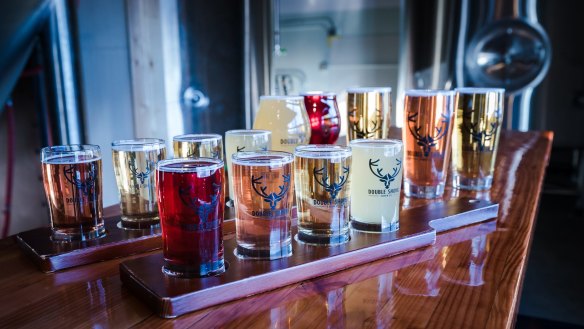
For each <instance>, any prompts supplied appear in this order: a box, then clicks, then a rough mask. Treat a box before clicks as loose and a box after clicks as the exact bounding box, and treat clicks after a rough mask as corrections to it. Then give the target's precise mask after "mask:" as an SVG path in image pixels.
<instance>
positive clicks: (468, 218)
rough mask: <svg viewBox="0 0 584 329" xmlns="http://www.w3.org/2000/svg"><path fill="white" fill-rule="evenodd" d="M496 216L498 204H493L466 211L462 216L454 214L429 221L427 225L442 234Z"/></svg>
mask: <svg viewBox="0 0 584 329" xmlns="http://www.w3.org/2000/svg"><path fill="white" fill-rule="evenodd" d="M498 214H499V204H498V203H493V204H492V205H489V206H486V207H484V208H480V209H474V210H469V211H466V212H464V213H463V214H462V215H460V214H456V215H452V216H448V217H444V218H439V219H434V220H431V221H430V222H429V225H430V227H432V228H434V229H435V230H436V232H437V233H442V232H445V231H449V230H453V229H457V228H461V227H464V226H468V225H473V224H477V223H480V222H484V221H487V220H490V219H493V218H496V217H497V216H498ZM477 215H480V216H477Z"/></svg>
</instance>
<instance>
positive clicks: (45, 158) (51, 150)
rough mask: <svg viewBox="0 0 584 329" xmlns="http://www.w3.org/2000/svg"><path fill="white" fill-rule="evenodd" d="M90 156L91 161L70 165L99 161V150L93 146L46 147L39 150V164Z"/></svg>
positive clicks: (97, 146) (67, 145)
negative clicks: (66, 158) (69, 157)
mask: <svg viewBox="0 0 584 329" xmlns="http://www.w3.org/2000/svg"><path fill="white" fill-rule="evenodd" d="M74 155H91V156H92V157H91V159H87V160H84V161H76V162H72V163H83V162H91V161H94V160H99V159H101V148H100V147H99V145H95V144H66V145H53V146H46V147H43V148H42V149H41V162H43V163H48V162H49V161H51V160H53V159H58V158H63V157H68V156H74Z"/></svg>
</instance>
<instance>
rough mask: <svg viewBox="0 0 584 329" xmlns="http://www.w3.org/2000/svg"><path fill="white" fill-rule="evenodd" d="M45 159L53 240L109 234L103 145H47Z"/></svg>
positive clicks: (44, 174)
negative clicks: (103, 171) (102, 180)
mask: <svg viewBox="0 0 584 329" xmlns="http://www.w3.org/2000/svg"><path fill="white" fill-rule="evenodd" d="M41 162H42V171H43V184H44V187H45V194H46V197H47V202H48V204H49V211H50V216H51V230H52V237H51V238H52V240H53V241H85V240H90V239H96V238H100V237H103V236H105V233H106V232H105V227H104V223H103V217H102V212H103V203H102V192H101V188H102V183H101V150H100V148H99V146H97V145H59V146H50V147H45V148H43V149H42V151H41Z"/></svg>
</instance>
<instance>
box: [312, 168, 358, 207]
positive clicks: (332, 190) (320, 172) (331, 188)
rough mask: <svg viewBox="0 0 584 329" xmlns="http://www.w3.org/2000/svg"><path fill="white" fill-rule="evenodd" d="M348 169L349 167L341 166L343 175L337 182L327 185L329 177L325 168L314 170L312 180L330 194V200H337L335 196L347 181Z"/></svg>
mask: <svg viewBox="0 0 584 329" xmlns="http://www.w3.org/2000/svg"><path fill="white" fill-rule="evenodd" d="M349 169H350V167H345V166H343V174H344V175H342V176H339V182H338V183H334V182H333V183H329V176H328V172H327V170H326V167H322V168H320V169H316V168H314V171H313V174H314V180H315V181H316V182H317V183H318V185H320V186H322V187H324V190H325V191H327V192H328V193H329V194H330V196H331V199H333V200H334V199H336V198H337V194H338V193H339V192H340V191H341V188H342V187H343V185H345V183H346V182H347V179H348V177H349ZM319 176H320V178H321V179H320V180H319V179H318V177H319Z"/></svg>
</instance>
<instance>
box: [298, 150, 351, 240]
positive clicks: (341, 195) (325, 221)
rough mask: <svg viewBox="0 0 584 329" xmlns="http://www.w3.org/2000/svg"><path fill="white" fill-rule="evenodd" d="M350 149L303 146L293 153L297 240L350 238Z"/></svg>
mask: <svg viewBox="0 0 584 329" xmlns="http://www.w3.org/2000/svg"><path fill="white" fill-rule="evenodd" d="M351 171H352V168H351V148H349V147H343V146H335V145H306V146H299V147H297V148H296V152H295V153H294V177H295V185H296V205H297V207H298V236H297V238H298V240H299V241H300V242H303V243H308V244H317V245H334V244H341V243H345V242H347V241H349V204H350V202H351V196H350V185H351V184H350V174H351Z"/></svg>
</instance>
